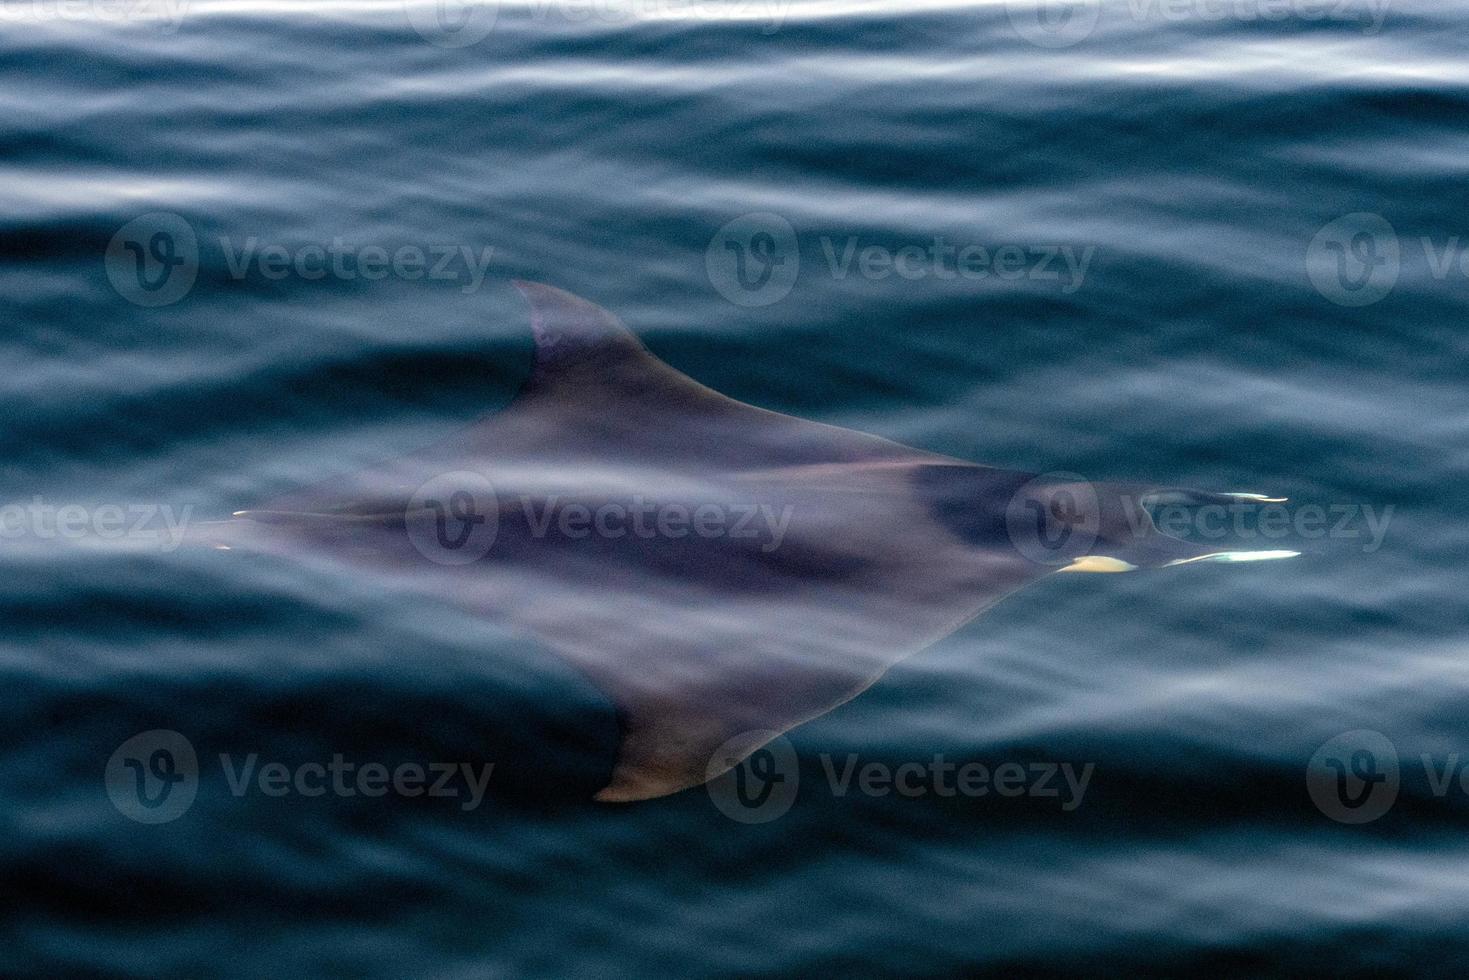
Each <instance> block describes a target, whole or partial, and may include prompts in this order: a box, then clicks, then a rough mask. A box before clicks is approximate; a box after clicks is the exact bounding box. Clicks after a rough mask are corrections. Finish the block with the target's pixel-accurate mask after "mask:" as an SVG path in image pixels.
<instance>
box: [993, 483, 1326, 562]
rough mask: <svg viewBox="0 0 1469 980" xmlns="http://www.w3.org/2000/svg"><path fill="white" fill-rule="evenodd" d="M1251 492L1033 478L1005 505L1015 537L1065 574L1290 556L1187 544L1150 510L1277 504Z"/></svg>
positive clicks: (1216, 542) (1288, 553) (1221, 543)
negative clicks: (1166, 530) (1160, 524)
mask: <svg viewBox="0 0 1469 980" xmlns="http://www.w3.org/2000/svg"><path fill="white" fill-rule="evenodd" d="M1283 500H1284V498H1280V497H1266V496H1264V495H1262V494H1254V493H1211V492H1207V491H1200V490H1186V489H1177V488H1158V487H1146V486H1135V485H1132V486H1129V485H1118V484H1106V483H1093V482H1090V481H1086V480H1081V479H1069V478H1065V477H1062V478H1044V477H1043V478H1038V479H1036V480H1033V481H1031V482H1030V483H1028V484H1026V485H1025V486H1024V487H1022V488H1021V489H1020V490H1019V491H1017V492H1016V494H1015V496H1014V498H1012V500H1011V502H1010V504H1009V505H1008V507H1007V510H1006V525H1007V531H1008V533H1009V535H1010V538H1011V540H1012V542H1014V543H1015V544H1016V546H1017V547H1019V548H1020V550H1021V551H1022V553H1025V554H1026V555H1027V557H1031V558H1032V559H1038V560H1042V561H1044V562H1045V563H1046V564H1050V565H1053V566H1057V567H1058V570H1060V571H1066V572H1130V571H1134V570H1136V569H1143V568H1166V567H1170V566H1174V565H1185V564H1190V563H1193V562H1201V561H1221V562H1239V561H1261V560H1268V559H1274V558H1289V557H1293V556H1294V555H1296V554H1297V552H1294V551H1240V550H1231V549H1230V548H1229V547H1228V544H1227V542H1224V541H1220V540H1205V541H1189V540H1185V539H1183V538H1178V537H1173V536H1172V535H1169V534H1165V533H1164V532H1163V531H1161V530H1159V529H1158V527H1157V525H1156V524H1155V523H1154V521H1153V512H1154V511H1155V510H1156V509H1158V508H1160V507H1165V506H1169V507H1174V508H1178V509H1180V510H1181V511H1182V512H1185V513H1187V512H1190V511H1191V510H1193V509H1195V508H1202V507H1216V508H1217V507H1239V506H1242V505H1244V506H1248V505H1250V504H1262V503H1279V502H1281V501H1283Z"/></svg>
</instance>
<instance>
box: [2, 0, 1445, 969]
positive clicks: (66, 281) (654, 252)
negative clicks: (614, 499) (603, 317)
mask: <svg viewBox="0 0 1469 980" xmlns="http://www.w3.org/2000/svg"><path fill="white" fill-rule="evenodd" d="M1466 37H1469V15H1466V14H1465V13H1463V12H1462V11H1461V10H1460V9H1457V8H1455V7H1454V6H1453V5H1449V4H1442V3H1432V2H1428V0H1370V2H1369V0H1227V2H1226V0H1064V2H1063V0H1010V2H1004V0H984V2H977V3H968V2H958V0H916V2H913V3H904V4H899V3H897V2H893V0H888V2H879V0H504V2H501V3H494V2H487V0H476V2H473V3H469V4H467V5H466V4H465V3H463V0H408V2H407V3H406V4H404V3H400V2H396V0H393V2H386V0H385V2H372V0H7V2H5V3H3V4H0V300H3V310H4V321H5V322H4V330H3V332H0V369H3V370H0V418H3V424H0V562H3V572H0V582H3V585H0V610H3V611H0V623H3V631H0V909H3V913H0V976H5V977H16V978H28V977H138V978H160V977H170V978H171V977H178V978H201V977H242V978H244V977H260V978H265V977H384V978H407V977H415V978H417V977H433V978H446V980H448V978H482V977H555V978H561V977H588V978H591V977H596V978H614V977H626V978H646V977H654V976H672V977H785V976H802V977H812V976H835V975H846V976H858V977H886V976H922V977H951V976H952V977H959V976H964V977H970V976H1015V975H1018V974H1020V973H1022V972H1024V973H1030V972H1041V973H1048V974H1063V975H1082V974H1086V975H1094V974H1097V973H1101V974H1109V975H1110V974H1117V975H1128V976H1181V975H1187V974H1188V973H1191V972H1193V971H1195V970H1199V969H1204V968H1214V969H1219V970H1223V971H1226V972H1227V973H1230V974H1234V975H1251V976H1258V975H1279V976H1302V975H1332V976H1366V975H1381V974H1382V973H1384V972H1393V973H1404V972H1412V973H1415V974H1422V975H1445V976H1447V975H1454V974H1457V973H1458V972H1459V968H1461V967H1462V966H1463V965H1464V963H1465V962H1469V926H1466V923H1469V875H1466V874H1465V873H1464V872H1463V870H1462V868H1463V867H1464V865H1461V863H1460V862H1469V841H1466V836H1465V833H1464V829H1465V827H1466V821H1469V775H1466V774H1465V773H1466V767H1469V711H1466V705H1469V643H1466V638H1465V633H1466V627H1469V601H1466V598H1465V579H1464V575H1463V564H1464V561H1465V559H1466V557H1469V526H1466V520H1465V510H1466V506H1469V492H1466V479H1465V477H1466V468H1469V399H1466V392H1469V361H1466V358H1469V332H1466V324H1469V70H1466V67H1465V65H1466V61H1465V56H1466V54H1469V49H1466V45H1465V38H1466ZM513 280H529V281H532V282H541V283H547V284H550V285H553V286H556V287H559V288H561V289H564V290H567V291H569V292H571V293H574V294H576V295H579V296H582V297H585V298H587V299H588V300H590V301H592V302H595V303H597V304H599V305H601V306H603V307H605V308H606V309H608V310H611V311H613V312H614V313H616V314H617V315H618V316H619V317H621V318H622V320H623V321H624V322H625V323H626V324H627V325H628V326H629V328H630V329H632V330H633V331H634V332H635V333H636V334H637V335H638V336H639V337H640V338H641V339H642V341H643V342H644V343H645V344H646V345H647V347H648V348H649V349H650V350H651V351H653V353H654V354H656V355H657V356H658V357H659V358H661V359H662V360H664V361H666V362H667V363H668V364H670V365H672V366H673V367H675V368H677V369H678V370H680V371H682V372H685V373H686V374H688V375H689V376H691V377H693V378H695V379H697V380H698V381H699V382H701V383H702V384H704V385H707V386H708V387H709V388H712V389H714V390H716V391H719V392H722V393H724V394H727V395H729V396H731V397H733V398H736V399H739V400H740V401H743V402H748V403H750V404H753V405H756V406H760V407H762V408H766V409H771V410H774V411H777V412H782V413H787V414H790V415H794V416H799V417H801V418H805V419H810V420H814V421H818V422H824V423H829V424H832V425H837V426H843V427H848V428H852V429H857V430H861V431H863V432H868V433H873V434H876V435H880V436H884V437H886V438H888V439H891V440H894V441H896V442H899V443H903V444H906V445H909V446H913V447H916V448H919V449H923V450H927V451H931V452H935V453H942V454H946V455H949V456H953V457H958V458H960V459H964V460H970V461H974V462H979V463H984V464H987V465H992V466H998V467H1005V468H1008V469H1012V470H1017V471H1026V472H1030V473H1067V474H1077V475H1079V477H1081V478H1084V479H1085V480H1088V481H1121V482H1135V483H1139V484H1149V485H1162V486H1182V487H1194V488H1201V489H1205V490H1211V491H1223V492H1240V493H1253V494H1261V495H1264V496H1268V497H1270V498H1288V501H1287V502H1285V503H1264V502H1259V501H1255V502H1253V503H1250V504H1248V505H1245V504H1241V505H1239V506H1232V507H1230V508H1221V509H1219V510H1216V511H1214V512H1213V513H1211V514H1209V515H1207V516H1204V515H1203V514H1202V513H1199V512H1192V511H1191V512H1189V513H1188V514H1185V515H1183V516H1182V517H1181V518H1180V521H1181V523H1180V524H1179V526H1178V528H1176V530H1175V533H1178V534H1179V535H1180V536H1187V535H1192V536H1193V537H1194V539H1196V540H1208V541H1214V540H1217V541H1219V542H1220V545H1219V547H1220V549H1221V550H1241V551H1261V550H1264V551H1272V552H1280V551H1293V552H1299V553H1300V554H1299V556H1297V557H1294V558H1291V559H1290V560H1277V561H1258V562H1248V563H1244V562H1201V563H1195V564H1191V565H1188V566H1184V567H1174V568H1166V569H1161V570H1154V571H1146V570H1145V571H1139V572H1136V573H1132V574H1113V575H1086V574H1081V575H1056V576H1047V577H1043V578H1041V579H1040V580H1039V581H1037V582H1035V583H1034V584H1032V585H1030V586H1029V587H1027V588H1025V589H1024V590H1022V591H1020V592H1018V593H1016V594H1014V595H1013V596H1010V597H1009V598H1007V599H1005V600H1004V601H1003V602H1001V603H1000V604H998V605H997V606H995V607H994V608H993V609H991V610H990V611H988V612H987V613H985V614H984V615H982V616H980V617H979V618H977V619H975V620H974V621H972V622H969V623H968V624H967V625H964V626H963V627H961V628H959V629H957V631H955V632H953V633H952V634H950V635H948V636H947V637H945V638H943V639H941V640H939V641H938V642H937V643H935V644H933V645H932V646H929V647H927V648H926V649H924V650H922V651H921V652H919V653H917V654H915V655H914V656H911V657H909V658H907V659H905V660H903V662H901V663H900V664H898V665H897V666H895V667H894V668H893V669H891V670H890V671H888V672H887V674H886V675H885V676H883V677H882V678H881V679H880V680H879V681H878V682H877V683H876V684H874V685H873V686H872V687H871V688H870V689H869V690H868V691H866V692H865V693H864V694H862V695H861V696H859V697H857V698H855V699H853V700H852V701H850V702H849V703H847V704H845V705H843V706H841V707H839V708H837V709H836V710H833V711H831V712H829V713H827V714H825V715H822V716H821V717H818V718H815V719H814V720H811V721H809V722H808V723H806V724H803V725H800V726H799V727H796V728H794V729H793V730H791V731H789V732H788V733H786V735H785V736H783V741H782V742H781V743H779V744H780V748H781V753H783V754H779V757H777V755H772V754H770V753H764V754H762V755H760V756H759V761H760V764H761V765H763V766H766V768H765V769H760V768H759V767H757V769H756V771H755V773H754V775H756V776H759V775H761V774H762V773H763V774H766V775H768V774H769V772H770V771H771V770H770V769H769V768H768V765H769V763H770V762H771V761H772V760H773V761H774V762H779V763H782V764H783V765H784V766H785V770H784V772H783V774H782V775H783V781H782V782H781V784H780V788H781V794H782V795H781V796H780V797H779V798H778V799H777V803H778V806H777V807H775V809H774V810H770V809H766V810H761V811H759V812H758V813H744V812H742V811H740V810H739V809H738V803H739V802H740V801H741V800H744V799H746V797H745V796H744V795H740V794H743V793H744V791H745V790H747V789H748V788H749V787H748V786H745V785H744V784H743V783H741V784H740V786H737V787H735V789H736V790H737V791H738V792H737V794H736V795H735V796H731V795H729V791H730V787H729V785H728V782H729V778H733V776H734V775H735V774H731V776H730V777H726V778H725V779H724V782H723V783H718V784H716V783H711V784H710V788H708V789H706V788H703V787H695V788H692V789H687V790H684V791H682V792H680V793H676V794H673V795H669V796H664V797H661V798H657V799H650V800H646V801H643V802H637V803H627V804H604V803H597V802H593V801H591V800H590V796H591V794H592V792H594V791H595V790H596V789H597V788H598V787H599V786H600V785H602V784H603V783H605V781H606V773H607V766H608V765H610V757H609V756H606V755H605V754H599V753H601V752H603V747H604V746H605V745H606V744H607V737H608V735H609V732H610V733H612V734H611V737H612V738H613V739H614V740H615V737H616V736H615V722H614V721H612V720H609V719H610V718H611V715H610V714H609V713H608V711H607V704H606V703H605V698H604V697H603V694H602V693H601V692H599V691H598V690H596V689H595V687H594V686H593V685H590V684H588V683H587V682H586V680H585V679H584V678H583V677H581V676H580V675H578V673H577V672H576V671H575V670H574V669H573V668H572V667H570V666H569V665H568V664H566V663H565V662H564V661H562V660H561V659H560V658H558V657H557V656H556V655H555V654H554V652H552V651H550V650H548V649H546V648H545V647H544V646H543V645H541V644H539V643H538V642H537V641H536V639H535V638H534V637H528V636H526V635H524V634H522V633H519V632H517V631H515V630H512V629H508V628H507V627H506V626H505V624H503V623H500V622H497V621H495V620H494V619H493V618H489V617H484V616H478V615H475V614H474V613H473V611H472V610H468V609H466V608H464V607H463V606H462V605H456V604H453V603H448V602H443V603H439V602H434V601H433V600H432V598H425V597H424V596H423V595H421V594H417V593H412V592H407V591H399V590H394V589H389V588H383V587H381V584H380V582H379V580H377V579H376V578H374V577H372V576H370V575H364V574H361V573H359V572H358V571H356V570H354V568H353V566H351V565H350V564H341V563H332V562H328V561H315V560H293V559H292V558H291V556H289V555H281V554H271V553H254V552H251V551H250V550H248V549H233V550H220V549H217V548H212V547H200V546H198V545H197V541H196V540H195V539H194V538H192V537H191V536H190V535H189V534H187V533H186V529H188V528H190V527H196V526H198V527H208V526H209V524H208V522H212V521H220V520H225V519H228V518H229V516H230V515H231V514H232V513H234V512H236V511H240V510H247V509H250V508H252V507H258V506H260V504H261V502H262V501H269V500H271V499H274V498H277V497H280V496H281V495H285V494H289V493H291V492H292V491H294V490H296V489H297V488H300V487H304V486H311V485H317V484H320V483H322V481H327V480H330V479H332V478H334V477H336V476H338V475H340V474H343V473H351V472H357V471H362V470H364V469H365V468H370V467H372V466H373V465H375V463H376V461H380V460H384V459H391V458H401V457H402V456H404V454H409V453H412V452H413V451H415V450H417V449H418V448H420V447H423V446H426V445H432V444H435V443H437V442H439V441H441V440H443V439H445V438H447V437H449V436H450V435H451V434H452V433H454V432H456V431H459V430H461V429H462V428H463V426H465V425H466V424H468V423H470V422H472V421H473V420H475V419H477V418H480V417H483V416H486V415H487V414H490V413H493V412H496V411H497V410H499V409H502V408H504V407H505V406H507V405H508V404H509V403H510V402H511V401H512V399H513V398H514V397H515V395H516V392H517V391H518V390H519V389H520V387H521V385H522V384H523V383H524V382H525V380H526V378H527V377H528V375H529V374H530V371H531V365H532V351H533V346H532V344H533V341H532V331H531V325H530V318H529V315H528V312H527V308H526V305H525V303H524V301H523V300H522V298H521V296H520V295H519V293H518V292H517V291H516V289H515V288H514V287H513V286H512V285H511V283H512V281H513ZM671 424H672V425H673V426H674V427H675V428H676V426H677V423H676V422H674V423H671ZM691 438H693V436H691ZM567 476H568V477H569V478H571V477H575V476H576V474H567ZM1155 517H1158V515H1155ZM632 592H633V594H630V597H629V601H634V600H635V599H636V595H635V592H636V590H635V589H634V590H632ZM547 601H548V602H554V601H555V598H554V594H552V595H550V596H548V598H547ZM697 613H698V615H699V616H701V617H705V620H706V621H707V623H708V625H709V628H710V629H711V630H713V629H718V630H721V631H725V632H732V633H733V634H734V635H740V632H741V631H746V632H747V633H748V634H749V635H752V636H754V635H759V634H760V631H761V629H762V622H761V617H760V609H759V608H758V606H754V607H752V606H751V605H750V604H749V603H747V602H745V603H740V604H738V605H737V606H730V605H726V604H724V603H722V602H721V598H720V596H719V595H718V594H710V595H708V596H706V597H705V598H704V601H703V602H702V604H700V605H699V606H698V607H697ZM573 750H574V751H573ZM568 758H572V759H575V760H578V761H574V762H571V763H568V762H567V759H568ZM753 761H755V760H752V763H753ZM486 767H490V768H486ZM369 768H370V769H371V776H370V777H369V778H368V780H367V781H366V782H364V781H363V780H362V779H361V778H360V777H362V776H363V775H364V774H365V773H366V771H368V770H369ZM343 774H346V775H343ZM746 775H748V774H744V775H740V776H739V778H740V779H744V778H745V776H746ZM134 777H136V780H137V782H136V784H134V783H132V782H130V780H132V779H133V778H134ZM415 777H421V780H420V778H415ZM334 779H336V780H337V781H336V782H335V783H334V782H333V780H334ZM440 779H442V781H443V787H442V788H443V791H442V792H438V793H431V792H428V789H429V788H431V787H430V785H429V784H432V783H434V782H435V781H438V780H440ZM720 786H723V790H721V789H719V787H720ZM130 789H133V790H136V792H133V793H132V795H131V796H130V795H129V793H130ZM318 791H319V792H318ZM721 794H723V795H721ZM732 800H733V801H734V802H733V803H732V802H731V801H732ZM777 811H778V812H777Z"/></svg>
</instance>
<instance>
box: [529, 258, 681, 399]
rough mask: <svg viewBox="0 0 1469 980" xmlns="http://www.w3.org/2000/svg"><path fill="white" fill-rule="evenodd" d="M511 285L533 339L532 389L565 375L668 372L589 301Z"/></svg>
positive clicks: (560, 291)
mask: <svg viewBox="0 0 1469 980" xmlns="http://www.w3.org/2000/svg"><path fill="white" fill-rule="evenodd" d="M514 285H515V288H516V289H518V290H520V294H521V295H522V296H524V297H525V299H526V302H528V303H529V304H530V309H531V330H532V332H533V333H534V334H535V340H536V357H535V372H534V374H533V376H532V382H533V383H534V384H535V385H537V386H544V385H550V384H555V383H556V382H557V381H558V380H560V379H562V378H567V377H577V378H579V379H580V380H588V379H590V378H593V377H600V378H604V379H605V378H606V377H608V375H613V376H618V377H625V376H626V374H627V373H628V372H629V371H630V370H634V369H637V368H641V369H642V370H647V371H652V372H657V373H662V372H665V371H667V370H668V368H667V366H666V365H664V364H663V363H662V362H661V361H659V360H658V359H657V358H656V357H654V356H653V355H652V354H651V353H650V352H649V351H648V349H647V348H646V347H644V346H643V345H642V342H641V341H639V340H638V338H637V337H636V336H634V335H633V333H632V331H631V330H629V329H628V328H627V327H626V326H624V325H623V323H622V321H621V320H619V319H618V318H617V317H615V316H613V315H612V314H611V313H609V312H607V311H606V310H604V309H602V307H600V306H598V305H596V304H595V303H589V302H587V301H586V300H584V299H582V298H581V297H580V296H574V295H572V294H571V293H568V292H566V291H565V290H564V289H557V288H556V287H555V286H547V285H546V284H544V283H539V282H526V281H525V280H522V279H517V280H515V282H514Z"/></svg>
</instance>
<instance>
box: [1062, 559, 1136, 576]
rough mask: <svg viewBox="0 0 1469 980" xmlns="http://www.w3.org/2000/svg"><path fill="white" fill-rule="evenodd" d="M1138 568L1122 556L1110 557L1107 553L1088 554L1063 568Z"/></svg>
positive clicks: (1065, 569)
mask: <svg viewBox="0 0 1469 980" xmlns="http://www.w3.org/2000/svg"><path fill="white" fill-rule="evenodd" d="M1136 570H1137V566H1136V565H1133V564H1130V563H1129V562H1125V561H1123V560H1122V559H1120V558H1108V557H1107V556H1106V555H1086V556H1084V557H1081V558H1078V559H1076V561H1074V562H1072V563H1071V564H1069V565H1067V566H1066V567H1065V568H1063V569H1061V571H1063V572H1131V571H1136Z"/></svg>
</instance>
